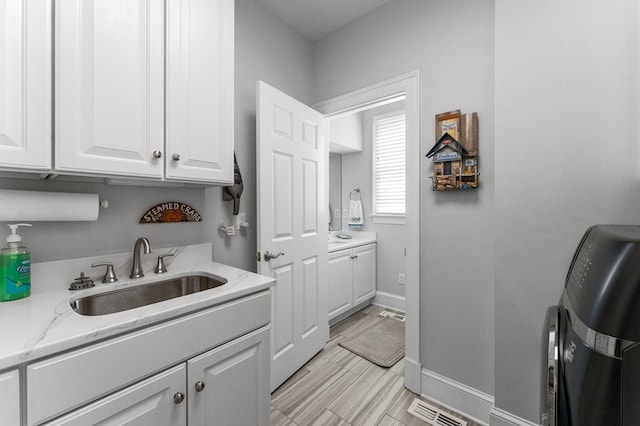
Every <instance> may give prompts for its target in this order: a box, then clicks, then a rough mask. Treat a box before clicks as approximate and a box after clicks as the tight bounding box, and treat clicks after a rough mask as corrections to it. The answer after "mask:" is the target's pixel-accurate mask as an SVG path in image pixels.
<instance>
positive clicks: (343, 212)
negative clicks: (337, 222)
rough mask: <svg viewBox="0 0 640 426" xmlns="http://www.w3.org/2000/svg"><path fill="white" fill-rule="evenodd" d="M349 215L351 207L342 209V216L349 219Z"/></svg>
mask: <svg viewBox="0 0 640 426" xmlns="http://www.w3.org/2000/svg"><path fill="white" fill-rule="evenodd" d="M348 217H349V209H342V218H343V219H347V218H348Z"/></svg>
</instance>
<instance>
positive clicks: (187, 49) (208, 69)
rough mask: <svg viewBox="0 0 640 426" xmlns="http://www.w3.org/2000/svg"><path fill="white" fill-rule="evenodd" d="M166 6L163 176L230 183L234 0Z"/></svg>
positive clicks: (190, 0) (174, 1) (182, 0)
mask: <svg viewBox="0 0 640 426" xmlns="http://www.w3.org/2000/svg"><path fill="white" fill-rule="evenodd" d="M167 5H168V6H167V101H166V102H167V117H166V120H167V139H166V146H167V155H166V159H165V161H166V166H165V168H166V177H167V179H176V180H191V181H207V182H219V183H231V182H232V180H233V91H234V88H233V69H234V67H233V61H234V55H233V49H234V44H233V39H234V13H233V11H234V0H216V1H211V0H168V2H167Z"/></svg>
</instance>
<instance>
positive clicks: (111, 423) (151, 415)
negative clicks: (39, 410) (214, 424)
mask: <svg viewBox="0 0 640 426" xmlns="http://www.w3.org/2000/svg"><path fill="white" fill-rule="evenodd" d="M185 374H186V367H185V365H184V364H181V365H179V366H177V367H174V368H171V369H169V370H167V371H164V372H162V373H160V374H157V375H155V376H153V377H151V378H149V379H147V380H144V381H142V382H140V383H138V384H136V385H133V386H130V387H128V388H126V389H124V390H122V391H120V392H116V393H115V394H113V395H111V396H108V397H106V398H103V399H101V400H99V401H97V402H94V403H93V404H89V405H88V406H86V407H83V408H81V409H79V410H76V411H74V412H72V413H70V414H67V415H65V416H62V417H61V418H59V419H56V420H54V421H52V422H48V423H45V424H46V425H47V426H61V425H64V426H86V425H95V424H100V425H104V426H115V425H122V426H125V425H126V426H133V425H141V426H142V425H154V426H184V425H186V424H187V407H186V403H184V402H182V403H175V402H174V398H176V401H177V400H178V399H177V398H178V396H179V395H182V398H185V397H184V392H185Z"/></svg>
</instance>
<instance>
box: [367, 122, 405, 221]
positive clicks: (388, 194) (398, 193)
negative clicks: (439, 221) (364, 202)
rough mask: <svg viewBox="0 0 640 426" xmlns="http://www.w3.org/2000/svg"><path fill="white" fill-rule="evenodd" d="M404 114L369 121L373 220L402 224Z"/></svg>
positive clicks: (403, 202) (403, 204)
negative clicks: (371, 138)
mask: <svg viewBox="0 0 640 426" xmlns="http://www.w3.org/2000/svg"><path fill="white" fill-rule="evenodd" d="M405 123H406V119H405V113H404V111H398V112H394V113H391V114H385V115H380V116H377V117H374V119H373V179H374V182H373V192H374V196H373V199H374V202H373V209H372V210H373V220H374V221H375V222H382V223H404V215H405V193H406V190H405V180H406V155H405V145H406V142H405V141H406V137H405V132H406V125H405Z"/></svg>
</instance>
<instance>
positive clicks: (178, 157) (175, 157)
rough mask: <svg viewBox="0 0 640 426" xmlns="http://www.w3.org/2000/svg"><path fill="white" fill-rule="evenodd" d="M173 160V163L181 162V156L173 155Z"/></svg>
mask: <svg viewBox="0 0 640 426" xmlns="http://www.w3.org/2000/svg"><path fill="white" fill-rule="evenodd" d="M171 159H172V160H173V161H180V154H177V153H176V154H173V155H172V156H171Z"/></svg>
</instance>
